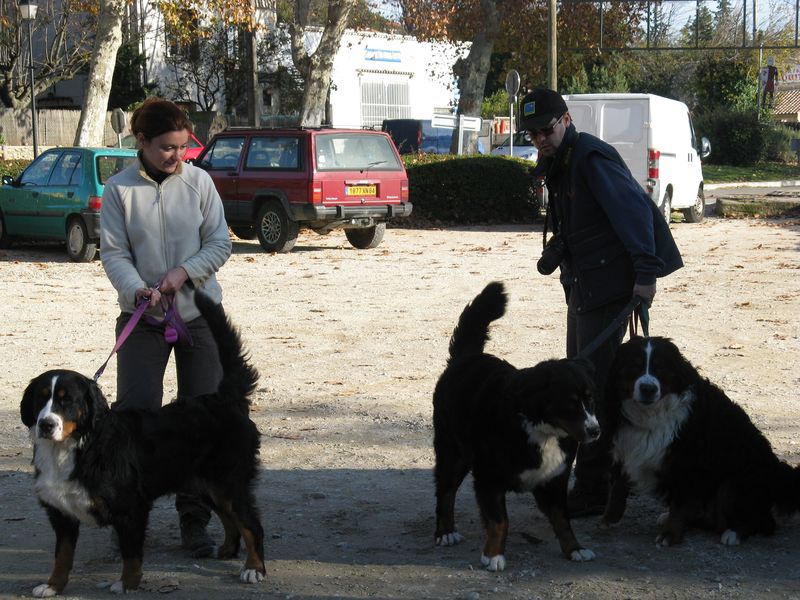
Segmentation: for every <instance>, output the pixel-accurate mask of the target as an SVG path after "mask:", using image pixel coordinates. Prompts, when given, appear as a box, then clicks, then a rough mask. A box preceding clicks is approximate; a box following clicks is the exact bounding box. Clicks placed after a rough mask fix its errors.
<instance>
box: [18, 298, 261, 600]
mask: <svg viewBox="0 0 800 600" xmlns="http://www.w3.org/2000/svg"><path fill="white" fill-rule="evenodd" d="M196 302H197V306H198V308H199V309H200V312H201V313H202V314H203V316H204V317H205V319H206V321H208V324H209V327H210V328H211V331H212V333H213V334H214V338H215V339H216V341H217V345H218V348H219V355H220V359H221V361H222V366H223V371H224V375H223V379H222V382H221V383H220V386H219V389H218V391H217V393H215V394H209V395H207V396H201V397H198V398H195V399H192V400H190V401H187V402H183V401H178V402H173V403H171V404H167V405H165V406H163V407H162V408H161V409H160V410H159V411H157V412H139V411H111V410H110V409H109V406H108V403H107V402H106V399H105V398H104V397H103V394H102V392H101V391H100V389H99V388H98V386H97V384H96V383H95V382H94V381H92V380H91V379H89V378H87V377H84V376H83V375H81V374H80V373H76V372H74V371H67V370H61V369H59V370H53V371H47V372H46V373H42V374H41V375H39V376H38V377H35V378H34V379H33V380H32V381H31V382H30V384H29V385H28V387H27V389H26V390H25V393H24V395H23V398H22V402H21V404H20V414H21V416H22V422H23V423H24V424H25V425H26V426H27V427H29V428H30V433H31V439H32V441H33V464H34V467H35V484H34V487H35V490H36V495H37V496H38V498H39V501H40V503H41V504H42V505H43V506H44V508H45V510H46V511H47V516H48V517H49V519H50V523H51V524H52V526H53V529H54V530H55V534H56V549H55V564H54V566H53V571H52V574H51V575H50V579H49V580H48V581H47V583H43V584H41V585H39V586H37V587H35V588H34V589H33V595H34V596H35V597H38V598H42V597H49V596H54V595H56V594H60V593H61V592H63V590H64V587H65V586H66V585H67V581H68V579H69V573H70V570H71V569H72V561H73V557H74V554H75V546H76V544H77V541H78V531H79V527H80V524H81V523H85V524H90V525H99V526H106V525H111V526H112V527H113V528H114V530H115V531H116V533H117V535H118V537H119V549H120V553H121V554H122V560H123V565H122V575H121V577H120V580H119V581H117V582H115V583H114V584H113V585H112V586H111V590H112V591H113V592H117V593H121V592H125V591H127V590H133V589H136V588H137V587H138V585H139V583H140V581H141V578H142V561H143V546H144V540H145V530H146V528H147V520H148V515H149V513H150V509H151V508H152V506H153V501H154V500H155V499H156V498H158V497H159V496H163V495H165V494H171V493H175V492H178V491H186V490H193V491H198V490H199V491H200V492H201V493H203V494H205V495H207V497H208V498H209V499H210V501H211V502H212V505H213V507H214V510H215V512H216V513H217V514H218V516H219V517H220V519H221V521H222V523H223V526H224V528H225V541H224V543H223V544H222V546H220V548H219V551H218V556H219V557H220V558H233V557H235V556H236V554H237V553H238V551H239V542H240V540H241V539H244V543H245V547H246V549H247V557H246V560H245V563H244V567H243V568H242V570H241V572H240V574H239V579H240V581H242V582H244V583H256V582H258V581H261V580H262V579H263V578H264V575H265V574H266V568H265V565H264V532H263V529H262V527H261V523H260V519H259V516H258V511H257V509H256V506H255V498H254V496H253V489H252V488H253V484H254V480H255V477H256V474H257V468H258V449H259V443H260V436H259V432H258V430H257V429H256V426H255V424H254V423H253V422H252V421H251V420H250V418H249V416H248V415H249V396H250V394H251V393H252V392H253V390H254V388H255V385H256V382H257V380H258V374H257V373H256V371H255V369H254V368H253V367H252V366H250V364H249V363H248V362H247V359H246V356H245V354H244V351H243V349H242V344H241V340H240V337H239V334H238V333H237V331H236V330H235V329H234V328H233V326H232V325H231V323H230V322H229V321H228V319H227V317H226V316H225V314H224V312H223V310H222V308H221V307H220V306H219V305H214V304H213V303H212V301H211V300H210V299H208V298H207V297H206V296H203V295H201V294H200V293H197V294H196Z"/></svg>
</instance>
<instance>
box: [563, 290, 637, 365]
mask: <svg viewBox="0 0 800 600" xmlns="http://www.w3.org/2000/svg"><path fill="white" fill-rule="evenodd" d="M625 321H628V330H629V332H630V335H631V337H633V336H634V335H638V328H639V325H641V329H642V335H643V336H644V337H650V332H649V330H650V314H649V312H648V310H647V304H646V303H645V302H644V301H643V300H642V298H640V297H639V296H634V297H633V299H631V301H630V302H628V304H626V305H625V308H623V309H622V312H621V313H619V315H617V318H616V319H614V321H613V322H612V323H611V324H610V325H609V326H608V327H606V328H605V329H604V330H603V331H602V332H601V333H600V335H598V336H597V337H596V338H595V339H593V340H592V343H591V344H589V345H588V346H586V347H585V348H583V349H582V350H581V351H580V352H578V355H577V356H576V357H575V358H588V357H589V356H591V354H592V353H593V352H594V351H595V350H597V349H598V348H599V347H600V345H601V344H602V343H603V342H605V341H606V340H607V339H608V338H609V337H610V336H611V335H612V334H613V333H615V332H617V331H619V330H620V328H622V326H623V325H625Z"/></svg>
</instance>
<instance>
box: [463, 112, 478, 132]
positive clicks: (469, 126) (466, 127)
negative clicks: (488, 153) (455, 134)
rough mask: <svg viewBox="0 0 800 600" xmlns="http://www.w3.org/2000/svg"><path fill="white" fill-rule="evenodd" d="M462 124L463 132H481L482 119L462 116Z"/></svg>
mask: <svg viewBox="0 0 800 600" xmlns="http://www.w3.org/2000/svg"><path fill="white" fill-rule="evenodd" d="M460 122H461V130H462V131H480V130H481V118H480V117H465V116H464V115H461V117H460Z"/></svg>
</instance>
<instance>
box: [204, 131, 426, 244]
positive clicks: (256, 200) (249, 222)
mask: <svg viewBox="0 0 800 600" xmlns="http://www.w3.org/2000/svg"><path fill="white" fill-rule="evenodd" d="M195 164H197V165H198V166H200V167H201V168H203V169H206V170H207V171H208V173H209V174H210V175H211V178H212V179H213V180H214V183H215V185H216V187H217V190H218V191H219V195H220V196H221V197H222V202H223V204H224V206H225V218H226V219H227V221H228V224H229V225H230V226H231V229H232V230H233V232H234V233H235V234H236V235H237V236H238V237H240V238H243V239H253V238H254V237H256V236H258V240H259V242H261V246H262V247H263V248H264V249H265V250H266V251H267V252H289V251H290V250H291V249H292V248H293V247H294V244H295V242H296V241H297V232H298V229H299V228H300V227H308V228H310V229H312V230H313V231H316V232H317V233H320V234H325V233H328V232H329V231H331V230H332V229H337V228H343V229H344V230H345V235H346V236H347V239H348V240H349V242H350V243H351V244H352V245H353V246H355V247H356V248H375V247H376V246H377V245H378V244H380V243H381V240H382V239H383V235H384V232H385V231H386V221H387V220H389V219H392V218H395V217H405V216H408V215H409V214H411V209H412V206H411V202H409V200H408V176H407V175H406V171H405V168H404V167H403V162H402V161H401V160H400V156H399V155H398V153H397V150H396V149H395V147H394V144H393V143H392V140H391V138H390V137H389V136H388V135H387V134H385V133H383V132H380V131H371V130H360V129H324V128H319V129H309V128H293V129H253V128H247V129H242V128H231V129H227V130H226V131H224V132H222V133H219V134H217V135H216V136H214V138H213V139H212V140H211V141H210V142H209V143H208V145H207V146H206V148H205V150H204V151H203V153H202V154H201V155H200V156H199V157H198V159H197V160H196V161H195Z"/></svg>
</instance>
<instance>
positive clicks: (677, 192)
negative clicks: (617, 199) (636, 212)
mask: <svg viewBox="0 0 800 600" xmlns="http://www.w3.org/2000/svg"><path fill="white" fill-rule="evenodd" d="M564 100H565V101H566V103H567V107H568V108H569V114H570V115H571V116H572V121H573V122H574V123H575V128H576V129H577V130H578V131H585V132H587V133H591V134H593V135H596V136H597V137H599V138H600V139H602V140H604V141H606V142H608V143H609V144H611V145H612V146H614V147H615V148H616V149H617V151H618V152H619V153H620V155H622V158H623V159H624V160H625V163H626V164H627V165H628V168H629V169H630V170H631V173H633V176H634V177H635V178H636V180H637V181H638V182H639V183H640V184H641V185H642V187H643V188H644V189H645V191H647V193H648V194H649V195H650V197H651V198H652V199H653V202H655V203H656V205H657V206H658V207H659V209H660V210H661V212H662V213H663V214H664V216H665V217H666V219H667V222H669V219H670V213H671V212H672V210H678V209H680V210H681V211H682V212H683V214H684V217H685V219H686V221H688V222H690V223H699V222H700V221H702V220H703V213H704V211H705V198H704V196H703V170H702V166H701V164H700V159H701V158H705V157H706V156H708V154H709V153H710V152H711V145H710V144H709V142H708V140H707V139H706V138H703V139H702V140H701V146H700V148H699V153H698V147H697V139H696V138H695V134H694V127H692V119H691V117H690V116H689V109H688V108H687V106H686V105H685V104H684V103H683V102H678V101H677V100H670V99H669V98H663V97H661V96H656V95H654V94H571V95H566V96H564Z"/></svg>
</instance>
